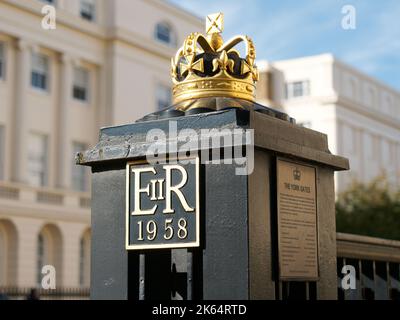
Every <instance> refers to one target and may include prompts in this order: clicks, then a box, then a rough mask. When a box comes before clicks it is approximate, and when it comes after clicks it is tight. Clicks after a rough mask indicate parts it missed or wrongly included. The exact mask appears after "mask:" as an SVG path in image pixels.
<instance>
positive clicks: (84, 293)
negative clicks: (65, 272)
mask: <svg viewBox="0 0 400 320" xmlns="http://www.w3.org/2000/svg"><path fill="white" fill-rule="evenodd" d="M31 290H32V288H19V287H0V299H7V300H29V299H30V295H31ZM89 292H90V290H89V289H88V288H60V289H56V290H45V289H36V293H37V296H38V298H39V299H40V300H88V299H89V298H90V293H89Z"/></svg>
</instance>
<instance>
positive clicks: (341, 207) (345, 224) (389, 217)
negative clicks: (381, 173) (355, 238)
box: [336, 177, 400, 240]
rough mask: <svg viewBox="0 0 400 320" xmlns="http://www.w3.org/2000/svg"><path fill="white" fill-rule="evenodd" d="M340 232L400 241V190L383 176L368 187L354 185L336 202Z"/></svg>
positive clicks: (337, 226)
mask: <svg viewBox="0 0 400 320" xmlns="http://www.w3.org/2000/svg"><path fill="white" fill-rule="evenodd" d="M336 228H337V231H338V232H345V233H353V234H359V235H366V236H371V237H379V238H385V239H393V240H400V189H399V190H397V191H393V190H391V189H390V188H389V185H388V182H387V180H386V179H385V178H384V177H380V178H377V179H375V180H373V181H372V182H370V183H368V184H362V183H357V182H355V183H353V185H352V186H351V188H350V189H349V190H348V191H346V192H344V193H342V194H340V195H339V196H338V199H337V202H336Z"/></svg>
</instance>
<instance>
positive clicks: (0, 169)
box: [0, 126, 5, 180]
mask: <svg viewBox="0 0 400 320" xmlns="http://www.w3.org/2000/svg"><path fill="white" fill-rule="evenodd" d="M4 136H5V135H4V127H3V126H0V180H3V179H4V160H5V159H4V155H5V139H4Z"/></svg>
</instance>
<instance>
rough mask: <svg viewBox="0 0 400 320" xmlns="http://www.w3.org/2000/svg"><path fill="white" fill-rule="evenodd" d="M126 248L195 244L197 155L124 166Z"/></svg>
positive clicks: (197, 193) (197, 210) (198, 227)
mask: <svg viewBox="0 0 400 320" xmlns="http://www.w3.org/2000/svg"><path fill="white" fill-rule="evenodd" d="M126 194H127V197H126V249H127V250H144V249H160V248H186V247H198V246H199V239H200V223H199V220H200V218H199V158H198V157H196V158H194V159H185V164H181V163H180V162H175V163H174V162H171V163H165V164H155V165H150V164H148V163H137V162H132V163H128V164H127V166H126Z"/></svg>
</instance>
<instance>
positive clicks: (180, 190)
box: [77, 14, 348, 300]
mask: <svg viewBox="0 0 400 320" xmlns="http://www.w3.org/2000/svg"><path fill="white" fill-rule="evenodd" d="M208 21H209V23H210V24H209V25H208V28H207V29H208V35H207V36H202V35H198V34H192V35H190V36H189V37H188V38H187V39H186V41H185V43H184V46H183V47H182V48H181V49H180V50H179V51H178V54H177V56H176V58H175V59H174V60H173V61H172V76H173V81H174V83H175V87H174V89H173V93H174V102H175V104H174V105H173V106H172V107H170V108H167V109H165V110H163V111H160V112H156V113H153V114H150V115H148V116H146V117H144V118H143V119H141V120H140V121H138V122H136V123H133V124H128V125H124V126H116V127H109V128H103V129H101V131H100V140H99V143H98V144H97V145H96V146H95V147H94V148H93V149H91V150H88V151H86V152H84V153H82V154H78V157H77V163H78V164H81V165H88V166H91V167H92V184H93V187H92V266H91V298H93V299H133V300H139V299H140V300H143V299H291V298H304V299H307V298H308V299H313V298H315V299H335V298H336V295H337V284H336V281H337V280H336V230H335V208H334V201H335V197H334V180H333V175H334V171H335V170H345V169H348V161H347V159H345V158H342V157H338V156H334V155H332V154H331V153H330V152H329V150H328V143H327V137H326V135H324V134H321V133H319V132H316V131H312V130H309V129H306V128H303V127H300V126H297V125H296V124H295V121H294V119H292V118H290V117H288V116H287V115H286V114H284V113H281V112H278V111H275V110H272V109H269V108H266V107H263V106H261V105H259V104H257V103H255V102H254V94H255V82H256V80H257V78H258V72H257V69H256V66H255V64H254V59H255V49H254V45H253V43H252V42H251V40H250V39H249V38H248V37H238V38H236V39H234V40H233V41H232V42H230V43H227V44H224V45H223V41H222V38H221V36H220V32H221V31H222V15H221V14H217V15H211V16H209V18H208ZM212 22H213V23H212ZM241 41H244V42H245V44H246V48H247V53H246V54H247V55H246V58H241V57H239V56H238V53H237V51H236V50H233V48H234V46H235V45H236V44H237V43H239V42H241ZM198 45H200V46H201V47H202V49H203V51H201V53H199V52H197V51H196V50H197V46H198ZM193 53H194V54H193ZM154 130H156V131H154ZM205 130H206V131H205ZM154 132H157V135H158V136H157V139H154ZM150 133H152V134H150ZM183 133H185V135H183ZM182 137H184V139H182ZM188 141H191V142H192V144H191V145H190V148H189V149H190V150H188V149H187V146H188ZM221 141H223V144H219V143H217V142H221ZM163 147H164V148H163ZM154 150H157V152H154ZM151 151H153V152H151ZM179 151H182V152H180V153H179ZM218 154H219V155H220V156H219V157H217V156H216V155H218ZM150 156H153V157H154V156H155V157H156V158H157V159H164V160H163V161H161V162H160V163H152V162H151V161H150V160H149V159H150V158H149V157H150ZM185 159H186V160H187V159H191V160H193V161H194V159H197V160H196V161H197V162H196V161H194V162H193V163H192V164H186V163H185V164H183V163H181V162H180V161H181V160H185ZM176 160H178V161H176ZM215 160H217V161H215ZM243 161H244V162H243ZM244 167H246V168H247V169H246V170H247V171H243V168H244ZM239 172H241V173H239ZM243 172H247V173H248V174H243ZM171 188H172V189H173V191H171V190H172V189H171ZM174 188H175V189H174ZM168 199H170V202H168Z"/></svg>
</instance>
